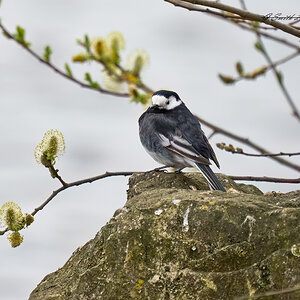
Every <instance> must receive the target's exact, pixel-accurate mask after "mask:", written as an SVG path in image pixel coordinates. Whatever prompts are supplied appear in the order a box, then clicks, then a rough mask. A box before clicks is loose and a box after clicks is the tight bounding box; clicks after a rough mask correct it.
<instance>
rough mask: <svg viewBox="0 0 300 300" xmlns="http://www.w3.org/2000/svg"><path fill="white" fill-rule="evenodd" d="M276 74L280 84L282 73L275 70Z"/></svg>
mask: <svg viewBox="0 0 300 300" xmlns="http://www.w3.org/2000/svg"><path fill="white" fill-rule="evenodd" d="M276 76H277V79H278V81H279V82H280V84H282V81H283V74H282V72H280V71H276Z"/></svg>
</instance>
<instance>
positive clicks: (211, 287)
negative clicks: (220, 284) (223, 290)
mask: <svg viewBox="0 0 300 300" xmlns="http://www.w3.org/2000/svg"><path fill="white" fill-rule="evenodd" d="M202 279H203V280H204V281H205V283H206V286H207V287H208V288H209V289H211V290H213V291H215V292H216V291H217V286H216V285H215V283H214V282H213V281H212V280H209V279H208V278H202Z"/></svg>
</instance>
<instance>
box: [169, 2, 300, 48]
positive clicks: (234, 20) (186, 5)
mask: <svg viewBox="0 0 300 300" xmlns="http://www.w3.org/2000/svg"><path fill="white" fill-rule="evenodd" d="M165 1H167V2H169V3H171V4H173V5H174V6H178V7H181V8H183V9H187V10H189V11H198V12H203V13H207V14H211V15H214V16H215V17H219V18H222V19H224V20H225V21H228V22H230V23H232V24H235V25H237V26H238V27H240V28H241V29H245V30H248V31H251V32H252V33H253V26H252V25H251V26H250V25H249V24H248V23H247V24H245V23H241V22H240V21H239V22H237V20H241V18H240V17H239V16H230V15H226V14H225V13H220V12H217V11H213V10H210V9H208V8H206V9H201V8H199V7H197V6H195V5H192V4H190V3H185V2H182V1H180V0H179V1H178V0H165ZM270 28H271V27H270ZM260 29H262V27H261V26H260ZM257 31H258V32H259V33H260V34H261V35H262V36H263V37H266V38H268V39H271V40H273V41H275V42H278V43H281V44H283V45H285V46H288V47H291V48H294V49H298V50H300V46H298V45H297V44H295V43H292V42H290V41H288V40H286V39H283V38H279V37H277V36H275V35H271V34H268V33H265V32H263V31H261V30H258V29H257Z"/></svg>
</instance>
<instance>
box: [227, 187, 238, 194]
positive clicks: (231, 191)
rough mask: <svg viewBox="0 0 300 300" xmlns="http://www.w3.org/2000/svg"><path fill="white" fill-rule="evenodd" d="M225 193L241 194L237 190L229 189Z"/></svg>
mask: <svg viewBox="0 0 300 300" xmlns="http://www.w3.org/2000/svg"><path fill="white" fill-rule="evenodd" d="M227 192H228V193H232V194H241V193H242V192H240V191H238V190H236V189H234V188H229V189H228V190H227Z"/></svg>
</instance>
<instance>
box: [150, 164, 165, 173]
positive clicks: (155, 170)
mask: <svg viewBox="0 0 300 300" xmlns="http://www.w3.org/2000/svg"><path fill="white" fill-rule="evenodd" d="M166 168H169V167H168V166H162V167H158V168H155V169H152V170H150V171H146V172H145V173H150V172H153V171H154V172H160V171H162V169H166ZM162 172H165V171H164V170H163V171H162Z"/></svg>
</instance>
